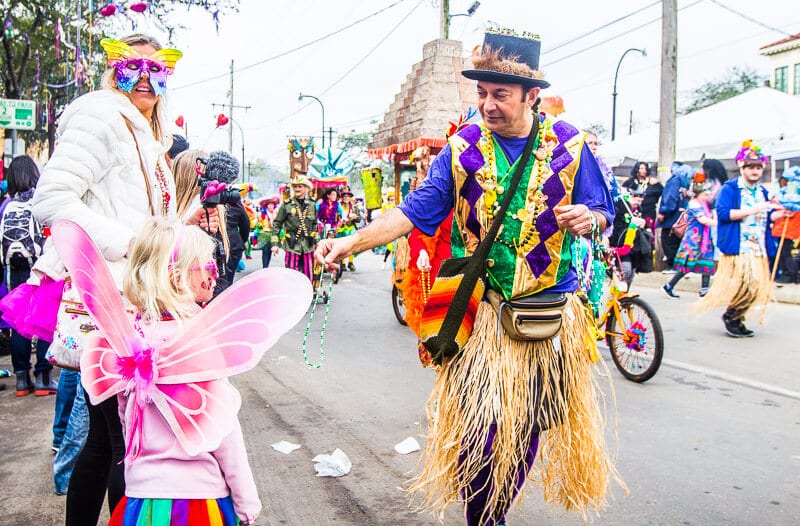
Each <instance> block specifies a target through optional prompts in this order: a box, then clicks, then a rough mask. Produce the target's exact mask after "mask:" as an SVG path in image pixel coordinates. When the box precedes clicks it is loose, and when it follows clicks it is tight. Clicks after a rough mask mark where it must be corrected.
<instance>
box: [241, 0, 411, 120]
mask: <svg viewBox="0 0 800 526" xmlns="http://www.w3.org/2000/svg"><path fill="white" fill-rule="evenodd" d="M424 1H425V0H419V2H417V4H416V5H415V6H414V7H413V8H411V11H409V12H408V14H407V15H406V16H404V17H403V18H402V19H400V21H399V22H398V23H397V25H395V26H394V27H393V28H392V30H391V31H389V32H388V33H387V34H386V36H384V37H383V38H382V39H381V40H380V42H378V43H377V44H375V46H374V47H373V48H372V49H370V50H369V51H368V52H367V53H366V54H365V55H364V56H363V57H361V59H360V60H359V61H358V62H356V63H355V65H353V67H351V68H350V69H348V70H347V71H346V72H345V73H344V75H342V76H341V77H339V78H338V79H336V80H335V81H334V82H333V84H331V85H330V86H328V87H327V88H325V89H324V90H323V91H322V92H320V94H319V95H320V96H322V95H324V94H326V93H327V92H329V91H330V90H331V89H332V88H333V87H334V86H336V85H337V84H338V83H339V82H341V81H342V80H344V79H345V77H347V76H348V75H349V74H350V73H352V72H353V71H354V70H355V69H356V68H357V67H358V66H360V65H361V64H362V63H363V62H364V61H365V60H366V59H367V58H368V57H369V56H370V55H371V54H372V53H373V52H374V51H375V50H377V49H378V48H379V47H380V45H381V44H383V43H384V42H385V41H386V39H387V38H389V37H390V36H391V35H392V33H394V32H395V31H397V29H398V28H399V27H400V26H401V25H402V24H403V22H405V21H406V20H407V19H408V17H410V16H411V14H412V13H413V12H414V11H416V10H417V8H418V7H419V6H420V5H422V3H423V2H424ZM310 105H311V103H310V102H309V103H308V104H306V105H305V106H303V107H301V108H298V109H297V110H295V111H293V112H292V113H289V114H287V115H284V116H283V117H281V118H279V119H277V120H275V121H272V122H270V123H267V124H265V125H263V126H259V127H257V128H252V129H254V130H261V129H263V128H269V127H270V126H275V125H276V124H279V123H281V122H283V121H285V120H286V119H288V118H289V117H293V116H295V115H297V114H298V113H300V112H301V111H303V110H304V109H306V108H307V107H309V106H310Z"/></svg>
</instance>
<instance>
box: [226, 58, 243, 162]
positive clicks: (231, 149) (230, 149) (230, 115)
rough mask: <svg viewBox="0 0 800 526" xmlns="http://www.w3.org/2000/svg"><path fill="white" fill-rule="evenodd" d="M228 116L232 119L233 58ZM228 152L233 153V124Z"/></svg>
mask: <svg viewBox="0 0 800 526" xmlns="http://www.w3.org/2000/svg"><path fill="white" fill-rule="evenodd" d="M228 117H230V118H231V119H233V59H231V89H230V91H229V92H228ZM242 143H244V139H242ZM228 153H233V126H231V127H230V128H228ZM242 162H244V158H242ZM242 170H244V166H242Z"/></svg>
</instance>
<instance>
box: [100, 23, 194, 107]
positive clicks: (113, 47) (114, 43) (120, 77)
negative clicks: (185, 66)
mask: <svg viewBox="0 0 800 526" xmlns="http://www.w3.org/2000/svg"><path fill="white" fill-rule="evenodd" d="M100 45H101V46H103V49H104V50H105V51H106V55H108V61H107V63H108V66H109V67H112V68H114V69H116V70H117V87H118V88H119V89H120V90H122V91H124V92H125V93H130V92H131V91H133V87H134V86H135V85H136V83H137V82H139V79H140V78H141V76H142V72H143V71H147V76H148V78H149V80H150V86H151V87H152V88H153V92H154V93H155V94H156V95H158V96H159V97H162V96H164V95H165V94H166V93H167V76H168V75H172V73H173V72H174V71H175V63H176V62H177V61H178V60H179V59H180V58H181V57H182V56H183V53H181V52H180V51H178V50H177V49H172V48H164V49H159V50H158V51H156V52H155V53H153V54H152V55H142V54H141V53H139V52H138V51H137V50H136V49H134V48H132V47H131V46H129V45H128V44H126V43H125V42H121V41H119V40H114V39H113V38H104V39H103V40H101V41H100Z"/></svg>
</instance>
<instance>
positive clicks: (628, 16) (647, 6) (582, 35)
mask: <svg viewBox="0 0 800 526" xmlns="http://www.w3.org/2000/svg"><path fill="white" fill-rule="evenodd" d="M660 3H661V0H656V1H655V2H653V3H652V4H648V5H646V6H644V7H642V8H640V9H637V10H636V11H632V12H630V13H628V14H627V15H624V16H621V17H619V18H617V19H616V20H612V21H611V22H608V23H606V24H603V25H602V26H598V27H596V28H594V29H591V30H589V31H587V32H585V33H582V34H580V35H578V36H576V37H572V38H570V39H569V40H565V41H563V42H560V43H558V44H556V45H555V46H553V47H551V48H549V49H547V50H546V51H543V52H542V55H546V54H548V53H552V52H553V51H555V50H556V49H559V48H562V47H564V46H567V45H569V44H573V43H575V42H577V41H578V40H580V39H582V38H585V37H588V36H590V35H593V34H595V33H597V32H598V31H600V30H601V29H605V28H607V27H610V26H613V25H614V24H616V23H618V22H622V21H623V20H625V19H626V18H630V17H632V16H633V15H638V14H639V13H641V12H642V11H644V10H646V9H650V8H651V7H653V6H654V5H658V4H660Z"/></svg>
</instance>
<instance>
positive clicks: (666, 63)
mask: <svg viewBox="0 0 800 526" xmlns="http://www.w3.org/2000/svg"><path fill="white" fill-rule="evenodd" d="M677 4H678V0H661V107H660V116H659V125H658V178H659V179H661V180H662V181H664V180H665V179H667V178H668V177H669V168H670V165H671V164H672V162H673V161H674V160H675V131H676V130H675V114H676V102H675V101H676V96H677V88H676V84H677V73H678V5H677Z"/></svg>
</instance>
